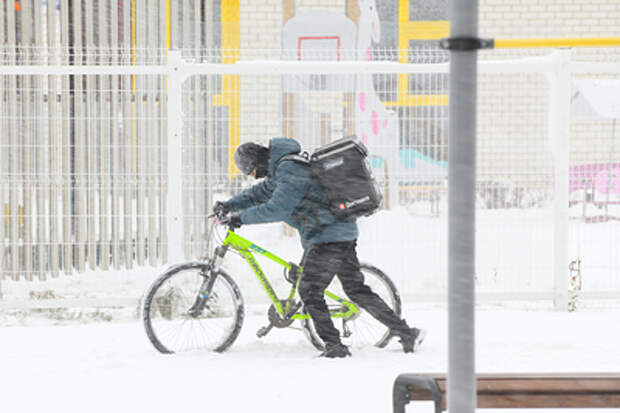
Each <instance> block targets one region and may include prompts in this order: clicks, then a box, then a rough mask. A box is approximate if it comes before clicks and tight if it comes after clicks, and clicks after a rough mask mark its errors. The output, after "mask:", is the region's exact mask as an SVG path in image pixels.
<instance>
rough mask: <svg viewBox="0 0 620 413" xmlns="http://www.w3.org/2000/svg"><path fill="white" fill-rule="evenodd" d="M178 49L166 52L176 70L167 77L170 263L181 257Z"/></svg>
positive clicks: (180, 83) (180, 130)
mask: <svg viewBox="0 0 620 413" xmlns="http://www.w3.org/2000/svg"><path fill="white" fill-rule="evenodd" d="M182 63H183V62H182V59H181V52H180V51H176V50H175V51H172V50H170V51H168V65H169V66H170V67H171V68H173V69H176V70H171V71H170V73H172V74H171V75H170V76H168V147H167V157H168V159H167V164H168V169H167V171H168V177H167V180H168V196H167V210H168V223H167V224H168V258H169V260H170V261H171V262H177V261H180V260H182V259H183V255H184V254H183V250H184V247H183V243H182V240H183V233H184V231H183V229H184V228H183V226H181V224H182V222H183V221H182V215H183V206H182V205H183V204H184V202H179V200H180V199H182V198H181V197H182V193H183V177H182V162H183V156H182V140H183V116H182V114H183V112H182V111H181V110H179V109H180V108H181V102H182V94H183V91H182V86H183V76H182V74H181V73H179V68H180V67H181V64H182Z"/></svg>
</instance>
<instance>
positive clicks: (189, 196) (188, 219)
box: [168, 0, 194, 258]
mask: <svg viewBox="0 0 620 413" xmlns="http://www.w3.org/2000/svg"><path fill="white" fill-rule="evenodd" d="M182 15H183V23H182V24H181V32H182V33H181V34H180V35H179V37H180V40H181V47H180V49H181V53H182V55H183V56H186V53H187V52H186V49H187V48H189V47H190V44H191V38H190V30H189V0H183V10H182ZM181 85H182V86H181V87H182V88H183V89H184V90H183V93H182V112H184V113H186V114H188V115H190V114H191V108H190V100H189V99H190V98H189V93H188V92H189V91H186V89H187V88H188V87H191V86H192V83H191V82H184V83H182V84H181ZM169 121H170V120H169ZM189 132H190V129H189V122H187V121H186V119H183V134H182V138H181V140H180V143H181V145H183V144H187V145H189V144H190V142H191V140H190V139H191V137H190V136H189V135H190V133H189ZM186 156H191V151H189V153H188V154H187V155H186ZM184 161H185V162H191V158H190V159H184ZM182 165H183V164H182ZM182 165H179V167H181V169H183V167H182ZM168 167H173V165H170V164H169V165H168ZM189 170H190V171H191V168H189ZM189 182H190V184H189V185H186V186H184V188H183V198H182V199H183V246H184V249H185V256H186V257H187V258H189V257H191V256H193V249H192V246H193V245H192V243H191V240H192V239H193V235H194V233H193V225H192V224H193V222H192V216H191V214H192V212H193V211H192V206H193V199H194V191H193V190H194V187H193V182H192V181H191V180H190V181H189Z"/></svg>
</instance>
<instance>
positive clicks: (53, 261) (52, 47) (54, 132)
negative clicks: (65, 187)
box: [45, 4, 61, 277]
mask: <svg viewBox="0 0 620 413" xmlns="http://www.w3.org/2000/svg"><path fill="white" fill-rule="evenodd" d="M45 15H46V17H47V50H48V59H47V61H48V64H50V65H55V64H60V62H59V61H58V47H59V44H58V39H57V37H56V33H57V23H56V19H57V13H56V7H55V6H54V5H52V4H48V5H47V8H46V9H45ZM58 80H59V77H58V76H53V75H50V76H48V84H49V87H48V95H47V96H48V98H47V104H48V111H49V112H48V113H49V118H48V122H49V168H50V170H49V176H48V182H49V184H50V185H49V211H50V212H49V231H50V234H49V269H50V272H51V274H52V276H53V277H58V273H59V269H60V264H59V261H60V260H59V255H58V253H59V251H58V242H59V236H58V235H59V231H58V192H59V191H58V190H59V182H60V165H61V163H60V159H59V156H58V155H59V152H58V150H59V148H60V145H59V140H58V129H59V128H58V124H59V121H58V120H59V118H58V101H57V97H58Z"/></svg>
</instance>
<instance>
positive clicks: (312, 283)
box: [299, 241, 408, 344]
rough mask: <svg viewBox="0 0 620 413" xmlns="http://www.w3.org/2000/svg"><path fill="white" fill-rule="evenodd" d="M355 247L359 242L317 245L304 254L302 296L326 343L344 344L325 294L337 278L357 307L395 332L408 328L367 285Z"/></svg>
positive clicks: (300, 291) (300, 288) (318, 331)
mask: <svg viewBox="0 0 620 413" xmlns="http://www.w3.org/2000/svg"><path fill="white" fill-rule="evenodd" d="M355 246H356V241H347V242H330V243H324V244H315V245H313V246H312V247H311V248H310V249H309V250H308V251H307V252H306V254H304V257H303V259H302V262H301V265H302V267H303V276H302V279H301V282H300V285H299V295H300V296H301V299H302V301H303V302H304V306H305V308H306V311H308V313H310V315H311V316H312V320H313V321H314V326H315V328H316V331H317V333H318V334H319V336H320V337H321V339H322V340H323V342H324V343H325V344H337V343H340V334H339V332H338V330H337V329H336V328H335V327H334V323H333V322H332V320H331V317H330V316H329V310H328V309H327V305H326V303H325V297H324V295H323V293H324V291H325V289H326V288H327V286H328V285H329V283H330V282H331V281H332V280H333V278H334V276H335V275H337V276H338V278H339V279H340V283H341V284H342V287H343V289H344V292H345V293H346V294H347V296H348V297H349V298H350V299H351V301H353V302H354V303H355V304H356V305H358V306H360V307H361V308H363V309H364V310H366V311H368V313H370V315H372V316H373V317H374V318H376V319H377V320H379V321H380V322H381V323H383V324H384V325H386V326H387V327H389V328H391V329H393V330H396V331H402V330H404V329H406V328H408V326H407V323H406V322H405V321H404V320H402V319H400V318H399V317H398V316H397V315H396V314H395V313H394V311H392V309H391V308H390V307H389V306H388V305H387V304H386V303H385V302H384V301H383V300H382V299H381V297H379V296H378V295H377V294H375V293H374V292H373V291H372V290H371V289H370V287H368V286H367V285H366V284H364V275H363V274H362V273H361V271H360V264H359V261H358V259H357V252H356V251H355Z"/></svg>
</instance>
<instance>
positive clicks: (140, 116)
mask: <svg viewBox="0 0 620 413" xmlns="http://www.w3.org/2000/svg"><path fill="white" fill-rule="evenodd" d="M145 2H146V0H136V22H135V24H136V49H137V51H136V63H137V64H139V65H141V64H144V63H145V59H144V52H145V46H146V42H145V37H146V36H145V32H146V30H145V25H146V24H145V23H146V22H145V21H144V19H145V16H146V4H145ZM144 83H145V76H144V75H140V76H136V119H137V129H136V175H137V178H138V190H137V194H136V214H137V216H136V248H137V251H136V256H137V261H138V265H144V253H145V250H144V247H145V246H144V198H145V196H144V195H145V194H144V178H145V176H144V175H145V171H144V149H145V148H144V146H145V145H144V142H145V135H146V134H145V114H144Z"/></svg>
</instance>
